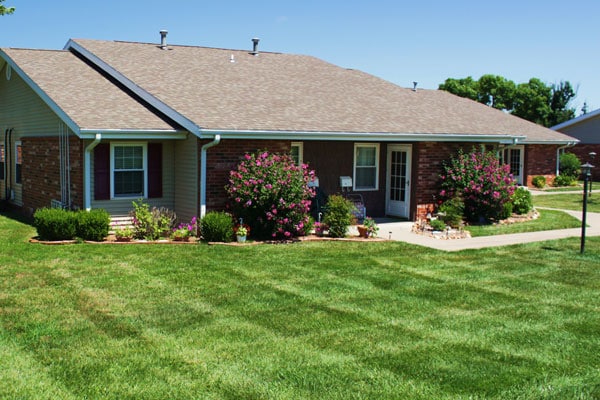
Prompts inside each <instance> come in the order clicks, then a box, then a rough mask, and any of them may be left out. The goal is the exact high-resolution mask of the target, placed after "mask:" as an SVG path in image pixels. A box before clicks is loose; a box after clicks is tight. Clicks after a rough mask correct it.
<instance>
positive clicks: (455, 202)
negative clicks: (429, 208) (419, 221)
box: [438, 196, 465, 228]
mask: <svg viewBox="0 0 600 400" xmlns="http://www.w3.org/2000/svg"><path fill="white" fill-rule="evenodd" d="M438 212H439V213H440V219H441V220H442V221H444V222H445V223H446V224H447V225H450V226H451V227H453V228H458V227H459V226H460V224H461V223H462V221H463V218H464V212H465V203H464V202H463V200H462V199H461V198H460V197H458V196H455V197H452V198H451V199H449V200H446V201H445V202H443V203H442V205H441V206H440V207H439V209H438Z"/></svg>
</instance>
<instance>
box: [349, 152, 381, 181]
mask: <svg viewBox="0 0 600 400" xmlns="http://www.w3.org/2000/svg"><path fill="white" fill-rule="evenodd" d="M361 147H363V148H364V147H367V148H374V149H375V165H374V166H360V167H359V166H357V165H356V161H357V156H358V149H359V148H361ZM352 164H353V165H352V173H353V176H352V178H353V179H352V184H353V187H352V190H354V191H355V192H368V191H376V190H379V143H354V159H353V163H352ZM373 167H375V186H374V187H358V186H356V170H357V169H358V168H373Z"/></svg>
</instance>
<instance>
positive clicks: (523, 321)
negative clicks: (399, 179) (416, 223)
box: [0, 216, 600, 399]
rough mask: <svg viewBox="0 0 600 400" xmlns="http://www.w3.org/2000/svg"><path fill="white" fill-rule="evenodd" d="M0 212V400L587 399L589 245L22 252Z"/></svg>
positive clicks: (595, 347)
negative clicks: (458, 249) (447, 249)
mask: <svg viewBox="0 0 600 400" xmlns="http://www.w3.org/2000/svg"><path fill="white" fill-rule="evenodd" d="M33 234H34V232H33V230H32V229H31V228H30V227H29V226H26V225H23V224H20V223H17V222H15V221H13V220H8V219H6V218H4V217H1V216H0V246H1V251H0V382H1V384H0V398H2V399H5V398H6V399H82V398H87V399H100V398H101V399H311V398H314V399H597V398H599V397H600V335H599V328H598V327H599V326H600V300H599V297H598V292H599V291H600V268H598V265H600V238H597V237H594V238H589V239H588V249H589V250H588V251H587V252H586V253H585V254H584V255H580V254H579V240H578V239H577V238H574V239H568V240H562V241H551V242H545V243H536V244H527V245H518V246H511V247H505V248H495V249H485V250H470V251H464V252H457V253H443V252H438V251H434V250H430V249H425V248H422V247H418V246H412V245H407V244H404V243H395V242H378V243H373V242H372V243H356V242H354V243H350V242H311V243H302V244H291V245H257V246H246V247H233V246H207V245H179V246H177V245H88V244H78V245H68V246H44V245H40V244H29V243H27V242H26V240H27V238H29V237H31V236H33Z"/></svg>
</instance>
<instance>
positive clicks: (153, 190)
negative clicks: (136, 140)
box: [148, 143, 163, 198]
mask: <svg viewBox="0 0 600 400" xmlns="http://www.w3.org/2000/svg"><path fill="white" fill-rule="evenodd" d="M162 169H163V168H162V143H148V197H149V198H156V197H162V195H163V193H162Z"/></svg>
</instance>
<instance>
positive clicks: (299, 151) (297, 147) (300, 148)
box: [290, 142, 304, 165]
mask: <svg viewBox="0 0 600 400" xmlns="http://www.w3.org/2000/svg"><path fill="white" fill-rule="evenodd" d="M290 155H291V156H292V159H293V160H294V164H296V165H301V164H302V163H303V162H304V160H303V159H304V143H302V142H292V148H291V150H290Z"/></svg>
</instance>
